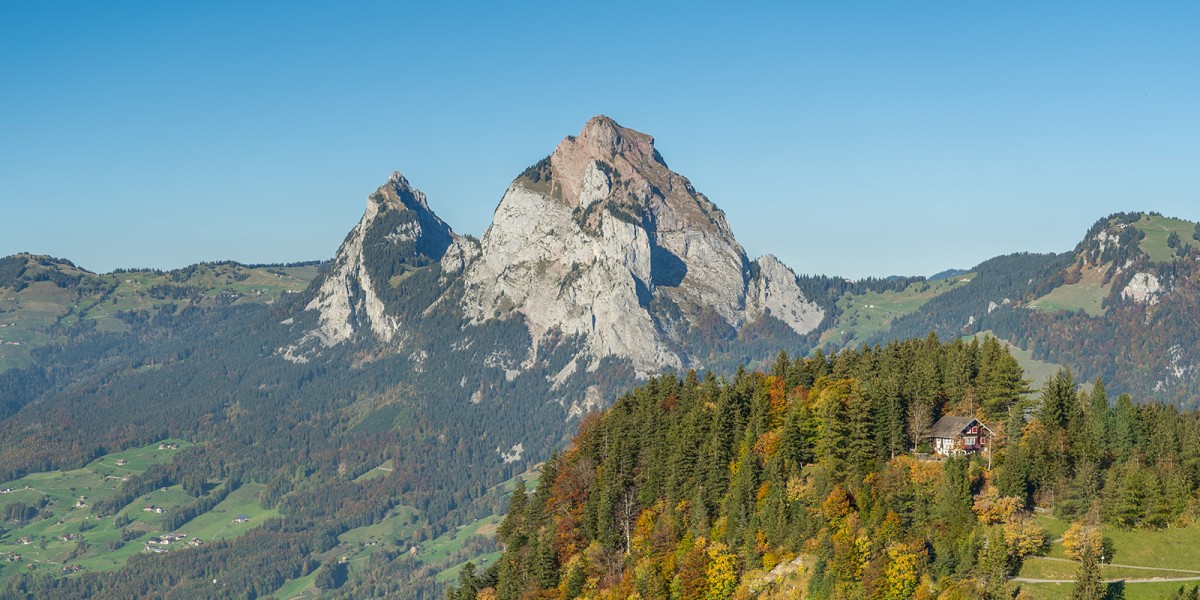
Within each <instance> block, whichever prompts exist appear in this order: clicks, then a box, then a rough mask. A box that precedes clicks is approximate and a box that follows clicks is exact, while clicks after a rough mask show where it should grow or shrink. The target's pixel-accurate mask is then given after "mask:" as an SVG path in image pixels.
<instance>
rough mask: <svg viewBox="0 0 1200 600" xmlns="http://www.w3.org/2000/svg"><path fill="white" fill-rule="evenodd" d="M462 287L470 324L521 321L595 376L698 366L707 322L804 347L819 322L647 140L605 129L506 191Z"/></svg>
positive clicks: (576, 141) (588, 133)
mask: <svg viewBox="0 0 1200 600" xmlns="http://www.w3.org/2000/svg"><path fill="white" fill-rule="evenodd" d="M755 272H756V273H757V275H755ZM465 288H466V293H465V294H464V300H463V310H464V312H465V314H466V315H468V316H469V317H470V318H472V319H474V320H476V321H480V320H485V319H488V318H491V317H493V316H494V315H496V314H505V313H509V312H517V313H520V314H521V315H523V316H524V318H525V320H526V323H527V324H528V326H529V328H530V332H531V334H532V335H533V338H534V340H535V343H536V340H537V339H539V338H540V337H541V336H542V335H544V334H545V333H546V332H548V331H550V330H558V331H560V332H562V333H564V334H566V335H568V336H570V335H578V336H580V337H581V338H583V339H584V340H585V348H586V351H587V353H588V354H589V355H590V357H591V358H592V361H593V364H594V361H595V360H597V359H599V358H602V357H604V356H617V357H621V358H624V359H627V360H629V361H630V362H631V363H632V364H633V365H634V367H635V368H636V369H637V370H638V371H640V372H644V373H648V372H654V371H658V370H660V369H662V368H664V367H682V366H691V365H693V364H694V363H695V361H694V360H693V359H692V358H691V357H688V356H686V355H685V354H684V353H683V352H681V351H680V350H679V347H680V341H681V340H680V336H681V332H682V331H683V329H684V328H685V327H686V326H687V325H688V324H689V323H687V322H686V321H689V320H690V319H694V318H695V317H697V316H698V315H700V314H701V313H703V312H713V313H715V314H716V315H718V316H719V317H720V319H722V320H723V321H724V322H725V323H726V324H728V325H729V326H730V327H731V328H733V329H737V328H740V327H741V326H742V325H744V324H745V323H746V322H748V321H752V320H755V319H758V318H761V317H762V316H764V315H765V314H770V315H771V316H774V317H775V318H778V319H780V320H781V321H783V322H784V323H786V324H788V325H789V326H790V327H792V329H793V330H795V331H796V332H797V333H800V334H803V333H807V332H809V331H811V330H813V329H815V328H816V326H817V324H818V323H820V321H821V319H822V318H823V317H824V314H823V311H822V309H821V308H820V307H818V306H817V305H816V304H814V303H812V302H810V301H808V300H807V299H806V298H805V297H804V295H803V293H802V292H801V291H800V289H799V287H798V285H797V283H796V276H795V274H794V273H792V272H791V271H790V270H789V269H788V268H787V267H785V266H784V265H783V264H782V263H780V262H779V261H778V260H776V259H775V258H774V257H764V258H763V259H760V261H759V263H758V268H757V269H753V268H752V267H751V263H750V261H749V260H748V258H747V257H746V253H745V251H744V250H743V249H742V247H741V245H739V244H738V243H737V241H736V240H735V239H734V237H733V234H732V232H731V231H730V228H729V224H728V223H727V222H726V219H725V214H724V213H723V212H722V211H721V210H720V209H719V208H717V207H716V206H715V205H714V204H713V203H712V202H710V201H709V200H708V198H706V197H705V196H704V195H703V194H700V193H699V192H697V191H696V190H695V189H693V187H692V185H691V183H689V182H688V180H687V179H686V178H684V177H683V176H681V175H679V174H677V173H675V172H673V171H671V170H670V169H669V168H667V166H666V163H665V162H664V161H663V159H662V157H661V155H660V154H659V153H658V151H657V150H655V148H654V139H653V138H651V137H650V136H648V135H646V134H643V133H639V132H637V131H633V130H630V129H626V128H623V127H621V126H619V125H617V123H616V122H614V121H613V120H612V119H610V118H608V117H604V116H599V117H595V118H593V119H591V120H590V121H588V123H587V124H586V125H585V126H584V128H583V131H582V132H580V134H579V135H578V136H571V137H568V138H566V139H564V140H563V141H562V142H561V143H560V144H559V145H558V148H556V149H555V150H554V153H553V154H551V155H550V156H549V158H548V159H546V160H543V161H542V162H540V163H539V164H537V165H535V166H534V167H532V168H530V169H529V170H528V171H526V172H525V173H524V174H522V175H521V176H520V177H518V178H517V179H516V180H515V181H513V183H512V184H511V185H510V186H509V188H508V191H507V192H506V193H505V195H504V198H503V199H502V200H501V201H500V206H499V207H498V208H497V209H496V213H495V216H494V218H493V220H492V225H491V227H489V228H488V230H487V232H486V233H485V234H484V236H483V238H482V240H481V254H480V258H479V260H478V261H476V262H475V263H474V264H473V265H471V267H469V268H468V269H467V272H466V276H465ZM681 321H684V322H681Z"/></svg>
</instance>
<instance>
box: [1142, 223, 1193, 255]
mask: <svg viewBox="0 0 1200 600" xmlns="http://www.w3.org/2000/svg"><path fill="white" fill-rule="evenodd" d="M1133 226H1134V227H1137V228H1138V229H1140V230H1142V231H1143V232H1145V234H1146V237H1144V238H1142V241H1141V243H1140V244H1139V246H1140V247H1141V249H1142V252H1145V253H1146V254H1147V255H1148V256H1149V257H1150V260H1151V261H1153V262H1166V261H1169V260H1171V259H1172V257H1174V256H1175V255H1176V254H1175V250H1174V249H1173V248H1171V247H1169V246H1167V238H1168V237H1169V236H1170V235H1171V232H1172V231H1174V232H1175V233H1176V234H1178V235H1179V240H1180V244H1181V245H1182V244H1189V243H1190V244H1192V245H1193V246H1194V245H1195V244H1196V242H1195V240H1193V239H1192V234H1193V233H1195V231H1196V224H1195V223H1193V222H1191V221H1185V220H1183V219H1175V218H1172V217H1154V216H1150V215H1145V216H1143V217H1142V220H1140V221H1138V222H1137V223H1134V224H1133Z"/></svg>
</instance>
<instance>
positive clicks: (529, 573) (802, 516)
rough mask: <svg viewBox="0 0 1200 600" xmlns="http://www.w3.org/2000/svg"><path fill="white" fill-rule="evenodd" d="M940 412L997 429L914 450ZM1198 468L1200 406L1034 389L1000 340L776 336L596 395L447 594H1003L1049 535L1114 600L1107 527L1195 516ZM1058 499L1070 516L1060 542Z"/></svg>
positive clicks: (1061, 382)
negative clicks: (946, 451) (714, 369)
mask: <svg viewBox="0 0 1200 600" xmlns="http://www.w3.org/2000/svg"><path fill="white" fill-rule="evenodd" d="M941 415H968V416H975V417H978V418H980V419H982V420H983V422H984V423H985V424H986V425H987V426H988V427H989V428H991V429H992V430H993V431H994V432H995V436H996V438H995V445H994V447H993V448H991V451H990V452H982V453H979V454H976V455H974V456H971V457H969V458H955V459H951V460H947V461H944V462H939V461H936V460H927V459H922V458H920V455H916V456H914V454H913V453H914V451H915V452H922V451H928V447H927V444H928V438H927V437H926V435H927V433H928V426H929V424H930V423H932V422H933V420H934V419H935V418H937V417H940V416H941ZM1198 482H1200V413H1196V412H1180V411H1179V410H1178V409H1176V408H1173V407H1171V406H1166V405H1162V404H1145V405H1141V406H1138V405H1135V404H1134V403H1133V401H1132V399H1131V398H1130V397H1129V396H1126V395H1122V396H1120V397H1119V398H1117V399H1116V401H1115V403H1113V402H1110V399H1109V398H1108V396H1107V393H1106V391H1105V386H1104V384H1103V382H1100V381H1097V382H1096V384H1095V385H1094V386H1093V388H1092V391H1091V392H1090V393H1083V392H1079V391H1077V385H1076V382H1075V381H1074V380H1073V378H1072V377H1071V375H1070V374H1069V373H1068V372H1066V371H1063V372H1060V373H1059V374H1058V375H1057V376H1056V377H1055V378H1054V379H1053V380H1052V382H1051V383H1050V384H1049V385H1048V386H1047V387H1046V389H1045V390H1044V391H1043V392H1042V393H1040V394H1039V395H1033V394H1030V393H1029V392H1028V389H1027V388H1026V387H1025V384H1024V382H1023V380H1022V378H1021V373H1020V371H1019V369H1015V361H1014V360H1013V359H1012V357H1011V356H1010V355H1009V353H1008V352H1006V351H1005V350H1004V348H1002V347H1001V346H1000V345H999V343H998V342H996V341H995V340H994V339H990V338H989V339H988V340H987V341H985V342H982V343H979V342H970V343H965V342H963V341H961V340H956V341H954V342H950V343H941V342H939V341H938V340H937V339H935V338H933V337H929V338H926V339H923V340H909V341H905V342H894V343H890V344H888V345H886V346H881V347H874V348H863V349H860V350H851V351H846V352H842V353H839V354H837V355H836V356H829V357H826V356H823V355H817V356H816V357H815V358H810V359H804V358H800V359H796V360H792V359H790V358H789V357H788V356H787V355H786V354H781V355H780V357H779V359H778V360H777V361H776V362H775V365H774V366H773V368H771V369H770V371H769V372H766V373H759V372H746V371H739V372H738V373H737V374H736V375H734V376H733V377H732V378H730V379H724V378H719V377H715V376H713V375H711V374H709V375H707V376H704V377H699V376H697V375H696V374H694V373H690V374H688V375H687V376H686V377H683V378H679V377H675V376H669V375H667V376H662V377H657V378H655V379H653V380H651V381H650V382H649V383H647V384H645V385H643V386H641V387H639V388H637V389H635V390H633V391H632V392H630V393H629V394H627V395H625V396H624V397H622V398H621V399H620V400H619V401H617V403H616V404H615V405H614V406H613V407H611V408H610V409H608V410H607V411H605V412H603V413H598V414H593V415H590V416H589V417H588V418H586V419H585V420H584V422H583V423H582V424H581V425H580V428H579V434H578V437H577V438H576V440H575V442H574V444H573V445H572V446H571V447H570V448H569V449H568V450H566V451H565V452H564V453H562V454H561V455H557V456H555V457H554V458H552V459H551V460H549V461H548V462H547V464H546V465H545V466H544V467H543V469H542V478H541V484H540V485H539V486H538V488H537V489H536V490H535V491H533V492H532V493H525V490H524V489H522V490H520V492H521V493H516V494H514V495H513V496H512V499H511V503H510V507H509V513H508V516H507V518H506V519H505V521H504V523H503V524H502V525H501V527H500V530H499V539H500V540H501V541H502V542H503V543H504V544H505V547H506V550H505V553H504V555H503V557H502V558H501V560H500V561H498V562H496V563H495V564H492V565H490V566H489V567H488V568H487V569H486V570H474V569H467V570H464V571H463V573H462V574H461V575H460V578H459V581H458V587H457V589H456V590H452V591H451V592H449V593H448V594H447V598H454V599H460V600H465V599H469V598H470V599H473V598H501V599H509V598H568V599H569V598H633V597H640V598H735V597H736V598H751V597H776V598H792V597H801V596H802V597H814V598H933V597H942V598H1009V597H1013V596H1014V595H1016V594H1017V593H1018V592H1019V591H1020V590H1021V588H1022V586H1024V587H1029V586H1031V585H1033V584H1028V583H1022V582H1018V581H1011V580H1010V577H1012V576H1013V575H1015V574H1016V573H1018V571H1019V570H1020V569H1021V568H1022V564H1023V563H1024V562H1026V561H1028V560H1032V559H1031V557H1034V556H1037V555H1039V554H1044V553H1046V552H1047V550H1048V548H1049V547H1050V545H1051V544H1052V543H1053V544H1056V545H1057V544H1063V545H1064V546H1065V548H1066V550H1065V551H1066V556H1067V557H1068V558H1064V559H1062V560H1074V561H1076V562H1075V564H1074V566H1073V567H1072V569H1073V571H1072V578H1073V579H1075V580H1076V581H1077V584H1076V585H1075V592H1076V593H1077V594H1079V595H1077V596H1076V597H1081V598H1102V597H1104V596H1105V594H1106V593H1108V590H1107V587H1108V586H1106V584H1104V583H1102V582H1101V575H1100V572H1101V568H1102V567H1101V565H1100V562H1101V560H1102V555H1103V554H1104V553H1105V552H1106V551H1107V552H1108V555H1109V557H1110V558H1109V560H1111V549H1110V548H1109V547H1108V546H1107V544H1108V543H1109V542H1107V541H1106V538H1105V537H1104V536H1103V534H1102V533H1101V532H1102V531H1103V530H1104V528H1105V527H1117V528H1126V529H1144V530H1154V529H1156V528H1163V527H1168V526H1176V525H1181V524H1186V523H1187V522H1189V521H1190V520H1191V519H1194V518H1195V517H1196V516H1198V512H1197V511H1198V509H1197V506H1198V501H1200V496H1198V495H1197V489H1198V488H1197V486H1198ZM1035 510H1036V511H1040V512H1042V513H1043V515H1042V516H1041V517H1036V518H1035ZM1048 513H1052V514H1053V515H1054V516H1053V517H1051V516H1050V514H1048ZM1045 519H1061V520H1066V521H1074V522H1075V523H1074V525H1073V526H1072V527H1071V528H1069V529H1068V530H1067V531H1066V532H1065V534H1063V538H1064V539H1062V540H1052V539H1051V537H1050V534H1049V533H1048V532H1047V531H1046V530H1044V529H1043V527H1042V526H1041V523H1043V522H1046V521H1045ZM1106 549H1107V550H1106ZM1136 585H1137V584H1134V583H1130V584H1129V586H1130V590H1131V591H1132V590H1133V589H1134V588H1133V586H1136ZM1114 590H1118V588H1117V587H1114Z"/></svg>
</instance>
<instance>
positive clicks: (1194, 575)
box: [1008, 556, 1200, 583]
mask: <svg viewBox="0 0 1200 600" xmlns="http://www.w3.org/2000/svg"><path fill="white" fill-rule="evenodd" d="M1030 560H1049V561H1054V562H1065V563H1071V564H1074V565H1077V564H1079V562H1078V561H1074V560H1070V559H1067V558H1052V557H1049V556H1034V557H1030ZM1104 566H1106V567H1117V568H1121V569H1137V570H1142V571H1165V572H1170V573H1191V575H1189V576H1187V577H1148V578H1145V579H1127V578H1122V577H1118V578H1112V579H1105V580H1104V582H1105V583H1116V582H1118V581H1123V582H1125V583H1173V582H1184V581H1200V571H1194V570H1191V569H1170V568H1164V567H1144V566H1141V565H1123V564H1118V563H1104ZM1008 580H1009V581H1016V582H1018V583H1075V580H1074V579H1035V578H1032V577H1009V578H1008Z"/></svg>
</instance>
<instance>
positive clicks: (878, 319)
mask: <svg viewBox="0 0 1200 600" xmlns="http://www.w3.org/2000/svg"><path fill="white" fill-rule="evenodd" d="M972 277H974V275H973V274H971V273H967V274H964V275H959V276H957V277H951V278H949V279H942V280H938V281H924V282H920V283H914V284H912V285H910V286H908V287H906V288H904V289H903V290H900V291H888V292H883V293H878V292H867V293H865V294H861V295H857V296H855V295H851V294H846V295H845V296H843V297H842V298H841V299H840V300H838V308H840V309H841V311H842V314H841V315H840V316H838V320H837V323H836V324H835V325H834V326H833V327H831V328H830V329H829V330H828V331H826V332H825V333H824V334H823V335H822V336H821V341H820V343H821V345H822V346H824V347H826V348H830V349H840V348H848V347H855V346H858V345H860V344H862V343H863V342H865V341H867V339H869V338H870V337H871V336H872V335H874V334H876V333H879V332H882V331H886V330H887V328H888V327H890V326H891V324H892V321H893V320H894V319H896V318H897V317H902V316H904V315H907V314H910V313H913V312H916V311H917V309H919V308H921V307H922V306H924V305H925V303H926V302H929V301H930V300H932V299H934V298H936V297H937V296H939V295H941V294H944V293H946V292H947V291H949V290H951V289H954V287H955V286H959V285H962V284H963V283H965V282H967V281H970V279H971V278H972Z"/></svg>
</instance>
